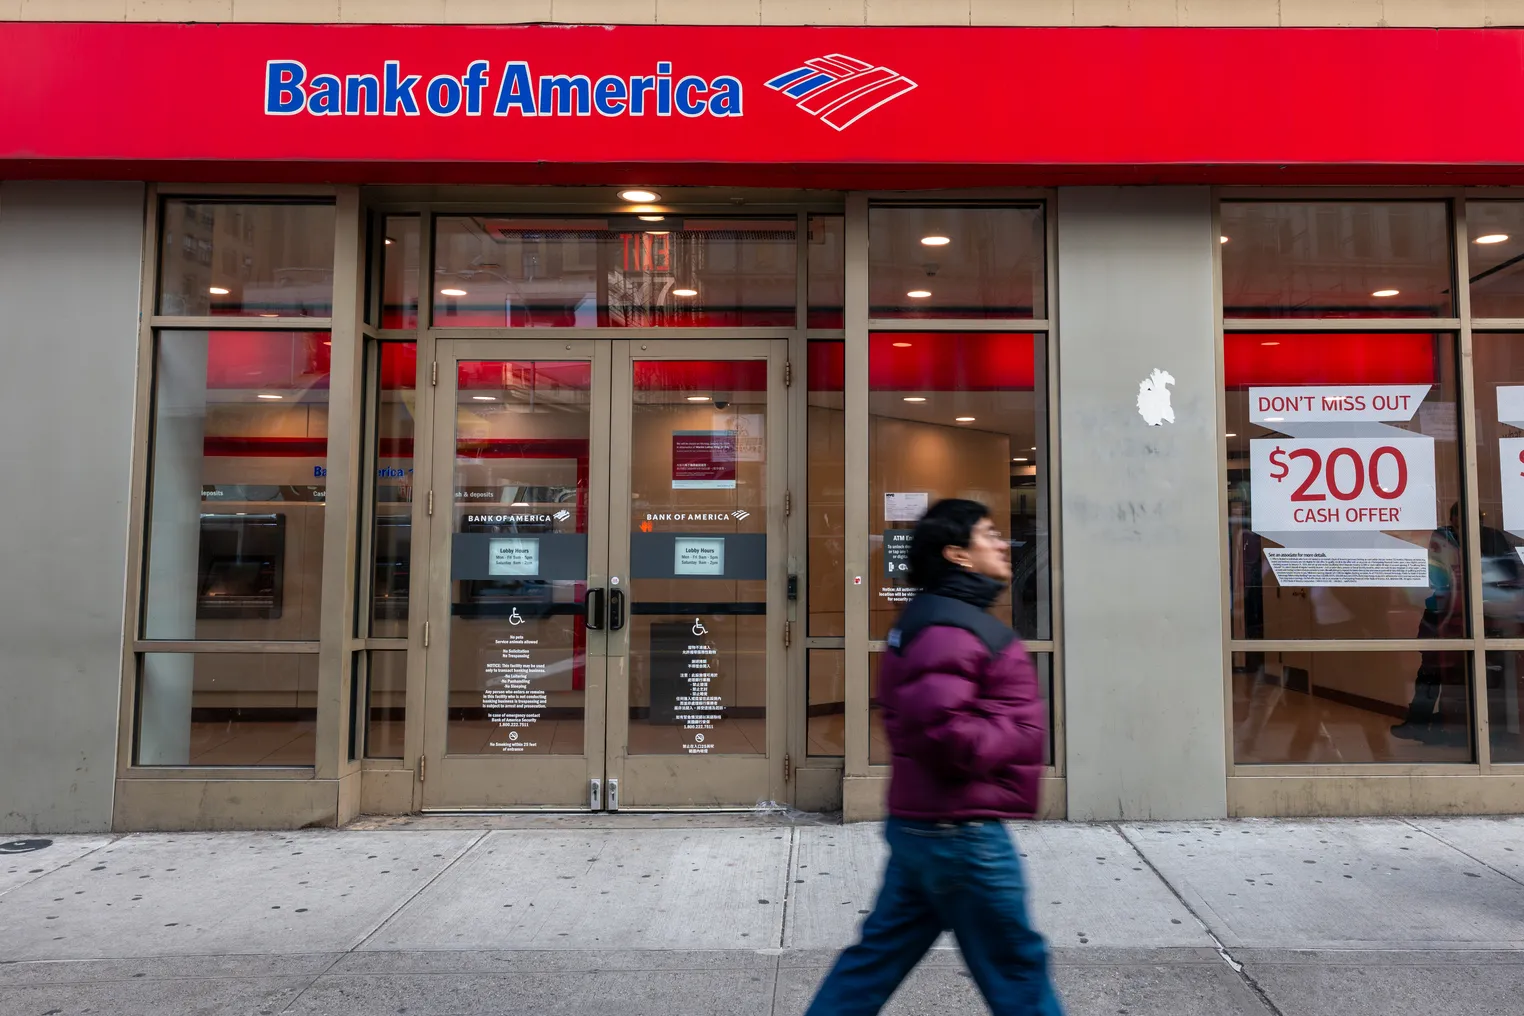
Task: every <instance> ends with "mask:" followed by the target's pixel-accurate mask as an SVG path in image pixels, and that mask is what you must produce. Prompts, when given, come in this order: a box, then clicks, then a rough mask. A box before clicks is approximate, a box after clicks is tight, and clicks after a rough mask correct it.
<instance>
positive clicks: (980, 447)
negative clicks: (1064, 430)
mask: <svg viewBox="0 0 1524 1016" xmlns="http://www.w3.org/2000/svg"><path fill="white" fill-rule="evenodd" d="M868 357H869V363H868V412H869V418H868V461H869V472H868V479H869V502H868V504H869V517H868V521H869V527H868V531H869V539H870V541H871V551H870V554H871V556H870V562H869V569H870V572H871V577H869V578H868V580H869V581H872V582H873V589H874V594H873V597H872V601H871V603H872V606H871V616H870V618H869V637H870V638H873V639H882V638H885V637H886V636H887V635H888V633H889V629H890V627H891V626H892V625H893V623H894V619H895V618H896V617H897V616H898V615H899V612H900V610H902V609H903V608H904V605H905V604H906V603H908V602H909V600H910V597H911V596H912V595H914V593H915V590H914V589H912V588H911V587H910V585H909V581H908V577H907V576H906V575H905V565H906V561H907V555H908V551H909V543H908V540H909V537H910V532H911V530H912V529H913V528H914V527H915V522H916V520H917V519H918V518H919V517H920V515H921V514H922V513H923V512H925V510H926V509H927V508H928V507H929V506H930V505H932V504H935V503H936V502H937V501H939V500H941V499H942V498H948V497H966V498H972V499H973V500H975V501H981V502H983V503H984V504H986V505H988V506H989V508H990V511H991V513H992V515H993V516H994V519H995V524H996V526H997V527H998V528H999V529H1000V530H1001V531H1002V532H1005V533H1007V534H1008V539H1009V540H1010V542H1011V559H1012V564H1013V566H1014V570H1015V580H1014V582H1013V583H1012V587H1011V591H1010V592H1009V593H1007V594H1005V595H1003V596H1002V597H1001V598H1000V600H999V601H997V602H996V604H995V605H994V607H992V608H991V609H992V610H994V611H995V612H996V613H997V614H998V615H999V616H1000V618H1001V620H1003V621H1006V622H1007V623H1009V624H1011V625H1012V627H1014V628H1015V629H1016V630H1017V632H1019V633H1020V634H1021V636H1022V637H1023V638H1027V639H1049V638H1052V637H1053V635H1052V624H1051V617H1050V610H1049V604H1050V602H1051V597H1050V588H1051V572H1050V568H1049V558H1048V505H1049V499H1048V483H1049V474H1048V458H1047V454H1048V453H1047V448H1048V406H1047V360H1046V357H1047V352H1046V338H1045V336H1042V335H1031V334H1021V333H1010V332H940V333H939V332H878V333H874V334H873V335H872V336H870V338H869V343H868Z"/></svg>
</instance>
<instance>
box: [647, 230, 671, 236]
mask: <svg viewBox="0 0 1524 1016" xmlns="http://www.w3.org/2000/svg"><path fill="white" fill-rule="evenodd" d="M671 235H672V230H670V229H648V230H646V236H671Z"/></svg>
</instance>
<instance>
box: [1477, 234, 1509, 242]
mask: <svg viewBox="0 0 1524 1016" xmlns="http://www.w3.org/2000/svg"><path fill="white" fill-rule="evenodd" d="M1507 240H1508V234H1507V233H1488V234H1487V235H1485V236H1479V237H1477V238H1476V242H1477V243H1505V242H1507Z"/></svg>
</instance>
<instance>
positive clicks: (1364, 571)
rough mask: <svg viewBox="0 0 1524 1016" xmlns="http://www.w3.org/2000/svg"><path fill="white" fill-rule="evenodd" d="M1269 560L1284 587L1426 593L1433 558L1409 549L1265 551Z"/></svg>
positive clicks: (1414, 548)
mask: <svg viewBox="0 0 1524 1016" xmlns="http://www.w3.org/2000/svg"><path fill="white" fill-rule="evenodd" d="M1265 558H1266V559H1267V560H1269V562H1270V568H1271V570H1272V571H1274V572H1275V581H1276V582H1278V583H1280V584H1281V585H1282V586H1286V587H1290V586H1344V587H1352V586H1353V587H1371V588H1378V587H1379V588H1383V589H1387V588H1409V589H1424V588H1427V587H1428V585H1429V554H1428V551H1426V550H1425V549H1424V548H1422V547H1408V548H1393V549H1387V548H1384V547H1383V548H1379V549H1378V548H1366V547H1356V548H1347V547H1340V548H1328V549H1318V548H1311V547H1298V548H1286V549H1280V548H1276V547H1266V548H1265Z"/></svg>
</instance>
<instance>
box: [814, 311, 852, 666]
mask: <svg viewBox="0 0 1524 1016" xmlns="http://www.w3.org/2000/svg"><path fill="white" fill-rule="evenodd" d="M809 346H810V363H809V375H810V378H809V386H810V391H809V426H808V440H809V491H808V500H809V504H808V505H807V506H806V507H807V510H808V512H809V523H808V525H809V555H808V558H807V559H806V569H807V570H808V572H809V611H810V616H809V634H810V635H813V636H817V637H818V636H827V637H830V636H843V635H846V633H847V621H846V602H847V601H846V596H847V589H846V546H845V544H846V496H847V449H846V444H847V430H846V416H845V414H844V412H843V401H842V400H843V399H844V398H845V395H844V393H843V387H842V386H843V381H844V377H843V370H844V369H845V367H844V362H843V359H842V357H843V350H844V346H843V344H842V343H841V342H837V341H834V340H824V341H817V342H811V343H810V344H809Z"/></svg>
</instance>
